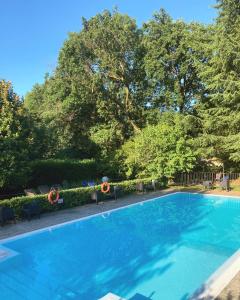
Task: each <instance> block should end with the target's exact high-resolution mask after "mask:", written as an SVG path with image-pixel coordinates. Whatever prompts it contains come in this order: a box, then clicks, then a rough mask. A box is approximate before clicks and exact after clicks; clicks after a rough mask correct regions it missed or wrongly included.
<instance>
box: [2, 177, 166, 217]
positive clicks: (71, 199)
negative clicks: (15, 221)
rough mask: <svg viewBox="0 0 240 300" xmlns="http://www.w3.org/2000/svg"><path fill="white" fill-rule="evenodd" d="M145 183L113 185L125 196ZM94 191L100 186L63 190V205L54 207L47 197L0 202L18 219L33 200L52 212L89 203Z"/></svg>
mask: <svg viewBox="0 0 240 300" xmlns="http://www.w3.org/2000/svg"><path fill="white" fill-rule="evenodd" d="M138 182H143V183H145V184H146V183H149V182H151V179H141V180H139V179H135V180H129V181H122V182H118V183H111V184H112V185H116V186H119V187H120V188H121V190H122V192H123V194H129V193H133V192H134V191H135V190H136V183H138ZM165 186H166V185H165V182H164V181H160V187H165ZM94 190H100V186H95V187H80V188H76V189H69V190H62V191H60V197H61V198H63V199H64V204H63V205H52V204H50V203H49V202H48V200H47V195H36V196H31V197H29V196H24V197H16V198H12V199H6V200H2V201H0V206H8V207H11V208H13V209H14V211H15V214H16V216H17V217H21V210H22V207H23V205H24V204H25V203H30V202H31V201H33V200H37V201H38V202H39V204H40V206H41V208H42V211H43V212H51V211H55V210H59V209H64V208H71V207H75V206H80V205H83V204H86V203H89V202H90V201H91V200H90V195H91V192H93V191H94Z"/></svg>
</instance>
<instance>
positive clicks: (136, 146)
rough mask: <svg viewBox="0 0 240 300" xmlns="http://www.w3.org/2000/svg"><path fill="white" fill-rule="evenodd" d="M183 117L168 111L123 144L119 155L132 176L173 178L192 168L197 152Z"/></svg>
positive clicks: (127, 171)
mask: <svg viewBox="0 0 240 300" xmlns="http://www.w3.org/2000/svg"><path fill="white" fill-rule="evenodd" d="M164 114H166V113H164ZM181 119H182V117H181V115H180V114H177V115H176V116H175V115H173V116H172V115H169V114H167V115H166V116H164V117H163V119H162V121H160V122H159V124H157V125H149V126H147V127H146V128H144V129H143V130H142V131H141V132H140V133H138V134H136V135H135V136H134V138H132V139H131V140H129V141H127V142H126V143H125V144H124V145H123V147H122V149H121V151H120V152H119V153H118V155H119V157H120V159H122V160H123V166H124V171H125V173H126V175H127V176H128V177H135V176H136V177H140V178H141V177H153V178H160V177H162V176H167V177H171V176H173V175H174V174H175V173H176V172H185V171H190V170H192V168H193V167H194V164H195V161H196V153H194V151H193V150H192V148H191V141H190V139H189V137H188V136H187V134H186V132H185V130H184V122H183V121H182V120H181Z"/></svg>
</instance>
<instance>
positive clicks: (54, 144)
mask: <svg viewBox="0 0 240 300" xmlns="http://www.w3.org/2000/svg"><path fill="white" fill-rule="evenodd" d="M217 9H218V13H219V15H218V18H217V20H216V22H215V23H214V24H211V25H208V26H206V25H203V24H199V23H186V22H184V21H183V20H173V19H172V18H171V17H170V16H169V15H168V14H167V13H166V12H165V11H164V10H160V12H158V13H156V14H155V15H154V16H153V18H152V19H151V20H149V22H147V23H146V24H144V25H143V27H142V28H139V27H138V26H137V24H136V21H135V20H134V19H132V18H131V17H129V16H128V15H125V14H121V13H119V12H118V11H116V10H114V11H113V12H110V11H104V12H102V13H99V14H97V15H96V16H94V17H92V18H90V19H89V20H86V19H83V24H82V25H83V26H82V30H81V31H80V32H74V33H71V34H70V35H69V37H68V39H67V40H66V41H65V42H64V45H63V47H62V49H61V50H60V53H59V59H58V64H57V67H56V70H54V72H53V73H52V74H51V75H46V77H45V81H44V83H43V84H41V85H39V84H36V85H35V86H34V87H33V89H32V91H30V92H29V93H28V94H27V95H26V98H25V101H24V104H23V105H22V103H21V101H19V100H17V98H16V96H15V95H14V93H13V92H12V90H11V87H10V86H6V83H2V84H1V86H2V87H1V89H0V101H1V103H0V108H1V106H2V107H4V109H1V124H0V150H1V151H4V152H3V153H4V155H3V156H2V157H1V158H0V167H1V169H2V172H1V174H0V187H3V186H9V185H10V184H11V183H12V182H14V184H16V185H19V184H21V185H23V184H24V182H25V179H26V174H27V169H28V167H29V164H28V160H35V159H37V160H41V159H57V158H61V159H67V160H68V159H72V158H74V159H77V160H79V159H82V158H94V159H95V160H96V161H98V163H97V165H95V163H93V164H92V163H90V165H89V166H88V167H89V171H87V169H86V170H85V169H84V168H83V169H84V171H81V170H83V169H82V166H81V167H79V169H78V167H76V166H75V165H74V166H72V164H71V163H70V165H69V162H68V161H67V162H64V163H63V162H60V161H54V163H53V161H48V162H39V161H37V162H35V163H33V166H34V169H33V173H32V175H31V176H32V177H33V178H32V179H29V181H28V182H29V184H34V185H38V184H40V183H47V184H49V183H58V182H61V181H63V180H69V181H72V180H74V181H78V179H76V178H79V179H80V178H81V179H86V178H89V177H91V178H96V176H98V175H99V174H101V175H102V174H104V175H105V174H108V175H109V176H111V177H112V178H126V176H128V177H131V178H132V177H134V176H137V177H145V176H154V177H161V176H164V175H166V176H168V177H170V176H173V175H174V173H175V172H181V171H188V170H191V169H192V168H193V167H194V166H195V165H196V164H201V162H203V161H204V159H205V161H206V159H208V158H213V157H214V158H217V159H221V160H222V161H223V162H224V163H225V166H226V167H229V168H230V167H233V166H234V167H235V168H236V166H237V165H240V150H239V149H240V75H239V74H240V43H239V40H240V13H239V12H240V2H239V0H218V1H217ZM6 91H7V92H6ZM2 95H3V96H2ZM2 99H3V100H2ZM4 99H5V100H4ZM6 99H7V100H6ZM23 106H24V107H23ZM25 109H26V110H25ZM1 132H3V134H2V133H1ZM122 145H123V146H122ZM121 147H122V148H121ZM119 149H121V150H119ZM53 164H54V167H53ZM76 165H78V163H76ZM80 165H81V163H80ZM9 166H10V168H9ZM35 166H38V169H37V168H35ZM93 166H94V167H93ZM88 167H87V168H88ZM53 170H54V171H53ZM71 170H73V171H71ZM71 172H72V173H71ZM53 173H54V174H57V175H54V174H53ZM80 173H81V175H80ZM78 182H79V181H78Z"/></svg>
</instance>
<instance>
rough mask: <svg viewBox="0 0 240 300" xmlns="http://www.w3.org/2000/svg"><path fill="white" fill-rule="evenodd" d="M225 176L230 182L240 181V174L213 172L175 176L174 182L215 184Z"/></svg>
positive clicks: (182, 183) (181, 183)
mask: <svg viewBox="0 0 240 300" xmlns="http://www.w3.org/2000/svg"><path fill="white" fill-rule="evenodd" d="M223 176H228V178H229V180H236V179H238V178H239V179H240V173H227V172H226V173H224V174H223V173H212V172H191V173H180V174H178V175H176V176H175V178H174V182H175V183H176V184H180V185H189V184H202V183H203V181H212V182H215V181H217V180H219V179H221V178H223Z"/></svg>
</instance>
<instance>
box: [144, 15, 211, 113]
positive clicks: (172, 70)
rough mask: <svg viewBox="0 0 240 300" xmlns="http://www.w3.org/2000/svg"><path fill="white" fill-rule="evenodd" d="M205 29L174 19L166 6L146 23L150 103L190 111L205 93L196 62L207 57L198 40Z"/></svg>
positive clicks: (145, 37)
mask: <svg viewBox="0 0 240 300" xmlns="http://www.w3.org/2000/svg"><path fill="white" fill-rule="evenodd" d="M204 30H205V28H204V26H203V25H200V24H197V23H195V24H194V23H193V24H186V23H185V22H183V21H181V20H177V21H173V20H172V18H171V17H170V16H169V15H168V14H167V13H166V12H165V11H164V10H163V9H161V10H160V12H159V13H157V14H155V15H154V17H153V20H150V21H149V22H148V23H146V24H145V25H144V33H145V34H144V45H145V48H146V56H145V68H146V72H147V75H148V79H149V85H150V89H149V103H151V104H152V105H153V106H154V107H159V108H160V109H161V110H168V109H173V110H176V111H180V112H181V113H184V112H190V111H191V110H192V107H193V104H194V103H196V101H197V100H199V99H201V97H202V96H203V94H204V86H203V84H202V81H201V79H200V77H199V75H198V70H197V66H196V62H197V61H199V60H204V56H203V52H202V51H199V49H198V48H197V47H196V43H195V41H196V38H197V37H198V35H197V34H196V33H200V32H201V31H204Z"/></svg>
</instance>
